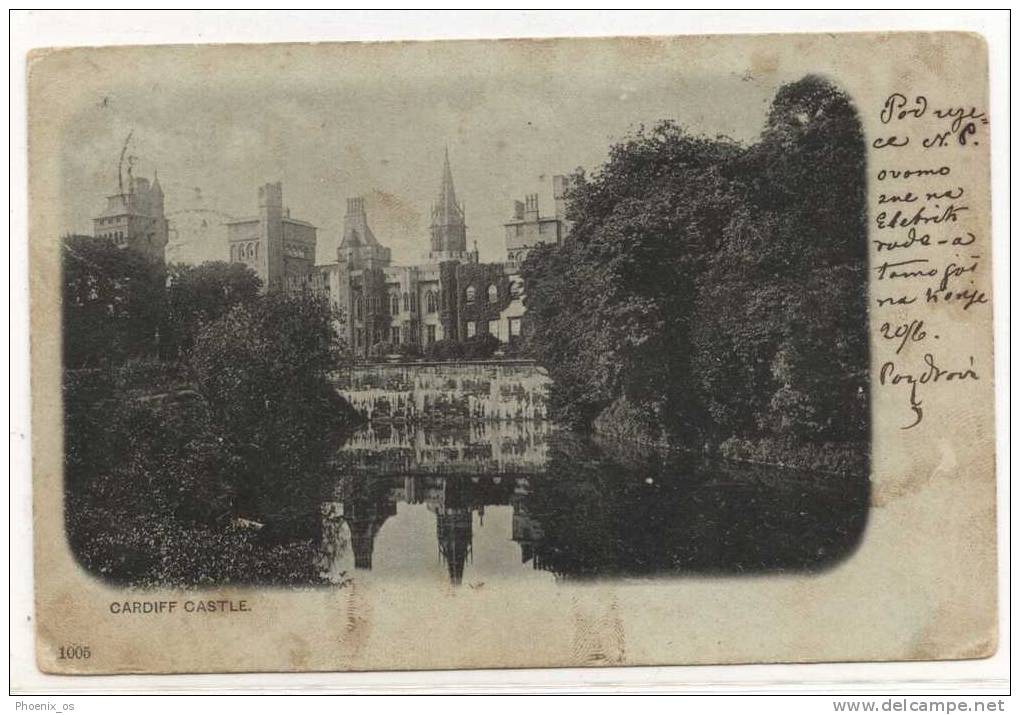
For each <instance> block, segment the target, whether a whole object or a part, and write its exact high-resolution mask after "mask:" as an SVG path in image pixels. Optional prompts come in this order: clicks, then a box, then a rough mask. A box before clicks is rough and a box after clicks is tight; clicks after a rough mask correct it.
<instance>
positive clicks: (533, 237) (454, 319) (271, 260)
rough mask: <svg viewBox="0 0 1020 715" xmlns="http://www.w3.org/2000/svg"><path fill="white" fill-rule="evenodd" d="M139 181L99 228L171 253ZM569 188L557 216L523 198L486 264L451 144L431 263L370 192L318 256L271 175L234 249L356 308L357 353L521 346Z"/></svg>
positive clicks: (156, 203) (265, 273) (286, 286)
mask: <svg viewBox="0 0 1020 715" xmlns="http://www.w3.org/2000/svg"><path fill="white" fill-rule="evenodd" d="M130 186H131V190H130V192H129V193H128V194H117V195H114V196H111V197H110V198H109V199H108V206H107V210H106V211H105V212H104V213H103V214H102V215H101V216H100V217H99V218H96V219H95V229H94V230H95V235H97V236H107V237H111V238H113V239H114V240H115V241H116V242H117V243H118V245H122V246H125V247H131V248H136V249H139V250H142V251H144V252H146V253H147V254H148V255H150V256H152V257H154V258H156V259H158V260H160V261H162V260H164V255H165V249H166V245H167V243H168V235H169V230H170V229H169V227H168V222H167V219H166V216H165V214H164V209H163V194H162V190H161V189H160V187H159V181H158V179H155V180H154V182H153V184H152V185H151V186H149V183H148V181H146V180H145V179H132V180H131V181H130ZM569 188H570V187H569V180H568V178H567V177H564V176H555V177H553V190H554V191H553V195H554V199H555V206H556V210H555V213H554V214H553V215H552V216H542V215H541V214H540V212H539V206H538V195H537V194H530V195H529V196H527V197H525V200H524V201H523V202H521V201H515V202H514V203H513V209H512V215H511V218H510V219H509V220H508V221H507V222H506V223H505V224H504V228H505V241H506V251H507V260H506V261H503V262H496V263H482V262H480V261H479V259H478V251H477V249H474V250H472V249H469V248H468V236H467V223H466V217H465V211H464V206H463V204H462V203H460V202H458V200H457V194H456V189H455V187H454V180H453V171H452V169H451V167H450V157H449V152H447V153H446V154H445V156H444V158H443V166H442V170H441V172H440V182H439V192H438V196H437V199H436V201H435V202H434V203H433V205H432V209H431V222H430V226H429V243H428V250H427V251H426V252H425V254H424V257H423V260H422V262H421V263H417V264H413V265H394V264H393V262H392V258H391V252H390V249H389V248H388V247H386V246H385V245H383V244H382V243H381V242H380V241H379V240H378V239H377V238H376V236H375V234H374V233H373V231H372V229H371V227H370V225H369V220H368V216H367V214H366V211H365V202H364V199H362V198H361V197H354V198H349V199H347V207H346V214H345V216H344V222H343V231H342V234H341V236H340V241H339V244H338V247H337V255H336V262H331V263H326V264H318V265H316V263H315V251H316V243H317V236H316V233H317V231H316V228H315V226H313V225H312V224H310V223H309V222H307V221H303V220H300V219H297V218H293V217H291V213H290V209H289V208H287V207H286V206H285V205H284V201H283V186H282V184H280V183H270V184H265V185H263V186H262V187H260V188H259V189H258V214H257V215H254V216H252V217H250V218H245V219H239V220H231V221H227V222H226V224H225V225H226V229H227V245H228V257H229V260H230V262H231V263H242V264H244V265H246V266H248V267H250V268H251V269H252V270H253V271H254V272H255V273H256V274H257V275H258V276H259V278H260V279H261V280H262V285H263V290H264V291H289V292H312V293H315V294H318V295H322V296H325V297H326V298H327V299H328V301H329V303H330V304H331V306H332V307H334V308H336V309H339V311H340V312H341V314H342V315H343V316H344V320H343V337H344V338H345V339H346V342H347V344H348V345H349V346H350V348H351V350H352V351H353V352H354V354H355V355H357V356H362V357H368V356H369V354H370V350H371V349H372V347H373V346H376V345H384V346H386V347H388V348H392V349H397V350H399V349H400V346H405V347H406V346H413V347H414V348H416V349H424V348H427V347H428V346H429V345H430V344H432V343H435V342H437V341H440V340H451V341H465V340H469V339H471V338H474V337H476V336H481V335H485V334H488V335H492V336H494V337H496V338H498V339H499V340H500V341H501V342H503V343H505V344H514V343H516V342H517V341H518V340H519V339H520V337H521V335H522V319H523V317H524V313H525V309H524V303H523V300H522V298H523V293H524V284H523V280H522V278H521V276H520V273H519V268H520V264H521V262H522V261H523V260H524V258H525V256H526V255H527V253H528V251H529V250H530V249H531V248H532V247H534V246H535V245H537V244H539V243H558V242H560V241H562V240H563V239H564V238H565V237H566V235H567V233H568V232H569V228H570V227H569V224H568V222H567V221H566V219H565V216H564V211H565V199H566V194H567V192H568V190H569Z"/></svg>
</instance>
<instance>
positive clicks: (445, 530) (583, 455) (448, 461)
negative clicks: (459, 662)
mask: <svg viewBox="0 0 1020 715" xmlns="http://www.w3.org/2000/svg"><path fill="white" fill-rule="evenodd" d="M390 377H393V375H390ZM460 377H463V376H460ZM505 377H506V376H505V375H501V376H498V379H500V380H503V379H504V378H505ZM456 379H459V378H456ZM425 380H426V382H429V381H432V380H433V377H431V376H429V377H426V378H425ZM391 384H395V383H391ZM402 385H403V386H406V384H402ZM412 387H413V385H412ZM432 387H433V386H432V385H429V386H428V389H432ZM490 387H491V385H490V386H486V387H479V388H478V389H480V390H481V391H482V393H484V394H485V395H488V394H490V393H491V390H490ZM503 387H505V385H503ZM501 389H502V387H501V388H500V390H501ZM400 392H402V393H403V394H402V397H401V400H402V401H401V402H399V404H402V405H405V406H407V405H415V404H417V405H419V407H414V408H412V409H414V410H419V409H421V408H420V406H421V405H422V404H423V403H422V402H421V401H419V402H417V403H416V402H415V400H416V399H418V398H419V397H420V396H416V395H414V394H413V389H412V390H410V391H407V390H401V391H400ZM409 392H410V394H408V393H409ZM496 392H499V391H498V390H497V391H496ZM525 392H526V391H525ZM504 394H505V395H507V396H513V395H516V397H513V399H525V398H523V395H524V392H521V391H519V390H518V391H516V392H515V391H514V390H513V389H508V390H507V391H506V392H505V393H504ZM433 395H435V393H433ZM377 398H378V399H379V400H382V401H385V402H386V403H387V404H398V402H397V401H396V400H393V399H392V395H390V396H383V395H382V393H381V392H380V393H379V394H378V395H377ZM527 399H528V400H529V403H530V404H535V403H536V400H535V399H534V398H533V396H532V397H529V398H527ZM439 402H441V403H443V404H446V405H449V404H451V403H450V401H449V400H447V399H446V398H439ZM453 402H454V403H456V402H457V400H454V401H453ZM497 402H498V400H497ZM459 404H461V405H462V406H463V405H465V404H467V403H466V402H464V401H462V402H461V403H459ZM474 404H477V403H474ZM376 407H378V404H377V405H376ZM491 408H493V405H492V404H489V405H488V406H487V409H491ZM362 409H364V405H363V406H362ZM515 409H516V408H508V407H506V406H499V405H496V406H495V408H494V411H493V412H492V413H491V414H492V415H498V414H500V413H501V411H504V410H508V411H509V412H513V411H514V410H515ZM377 414H378V413H377ZM401 414H403V415H405V416H406V415H407V414H409V413H408V412H406V411H405V412H402V413H401ZM418 414H420V412H419V413H418ZM867 502H868V482H867V477H866V475H862V476H860V477H859V478H853V477H836V476H833V475H829V474H820V473H819V474H814V473H808V472H796V471H791V470H785V469H776V468H769V467H760V466H755V465H742V464H734V463H729V462H711V461H706V460H704V459H700V458H688V457H683V456H679V455H676V454H672V455H669V454H662V453H658V452H656V451H655V450H651V449H648V448H644V447H639V446H628V445H623V444H619V443H613V442H602V441H598V440H596V439H591V438H583V437H579V436H577V435H574V434H572V433H569V432H567V431H565V430H562V429H559V428H557V427H556V426H555V425H553V424H552V423H550V422H548V421H546V420H544V419H515V420H512V419H494V418H490V419H484V420H482V419H479V420H474V421H463V422H459V423H456V424H454V423H449V424H437V423H436V422H435V421H431V420H430V421H426V420H415V419H410V420H408V419H403V420H399V421H392V420H387V421H383V422H379V421H376V422H373V423H369V424H368V425H366V426H365V427H364V428H363V429H361V430H360V431H359V432H358V433H356V434H355V435H354V436H353V437H352V438H351V439H349V440H348V441H347V442H346V444H345V445H344V446H343V447H342V448H341V450H340V454H339V459H338V478H337V486H336V489H335V493H334V494H333V497H332V498H331V499H330V500H329V501H328V502H327V503H326V504H324V506H323V514H324V516H323V518H324V519H325V530H324V534H325V536H324V542H323V545H322V551H321V568H322V573H323V575H324V576H325V577H327V578H328V579H329V580H331V581H333V582H336V583H341V582H345V581H347V580H348V579H352V578H353V579H359V578H369V579H390V578H396V579H402V578H409V577H411V578H426V579H439V580H442V581H448V582H449V583H452V584H454V585H465V586H469V587H470V586H472V585H477V584H481V583H483V582H493V581H498V580H500V579H546V580H553V579H572V580H583V579H594V578H655V577H662V576H677V575H698V574H704V575H710V574H712V575H734V576H737V575H742V574H761V573H783V572H804V571H818V570H822V569H825V568H827V567H829V566H831V565H833V564H834V563H836V562H838V561H839V560H841V559H842V558H844V557H845V556H847V555H848V554H849V553H850V552H851V551H852V550H853V549H854V548H855V546H856V544H857V542H858V540H859V537H860V535H861V533H862V531H863V528H864V524H865V519H866V516H867Z"/></svg>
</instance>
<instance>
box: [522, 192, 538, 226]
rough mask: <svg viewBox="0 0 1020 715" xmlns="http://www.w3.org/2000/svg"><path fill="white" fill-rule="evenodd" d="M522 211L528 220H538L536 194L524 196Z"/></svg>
mask: <svg viewBox="0 0 1020 715" xmlns="http://www.w3.org/2000/svg"><path fill="white" fill-rule="evenodd" d="M524 213H525V216H526V218H527V220H528V221H538V194H528V195H527V196H525V197H524Z"/></svg>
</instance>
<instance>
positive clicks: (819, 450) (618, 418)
mask: <svg viewBox="0 0 1020 715" xmlns="http://www.w3.org/2000/svg"><path fill="white" fill-rule="evenodd" d="M663 422H664V421H663V419H662V416H661V415H660V414H659V413H658V411H657V410H656V409H655V408H654V407H651V406H646V405H636V404H634V403H633V402H630V401H628V400H626V399H625V398H621V399H619V400H616V401H615V402H614V403H613V404H611V405H610V406H609V407H607V408H606V409H604V410H603V411H602V412H600V413H599V415H598V416H597V417H596V418H595V420H594V421H593V423H592V432H593V433H594V434H595V435H597V436H600V437H603V438H609V439H613V440H618V441H621V442H625V443H631V444H639V445H644V446H648V447H653V448H655V449H662V450H670V451H681V452H688V453H694V454H700V455H703V456H711V457H718V458H721V459H726V460H729V461H732V462H740V463H746V464H756V465H762V466H770V467H780V468H784V469H796V470H801V471H811V472H822V473H825V474H831V475H837V476H848V475H859V474H867V473H868V469H869V466H870V446H869V445H868V444H867V443H866V442H811V443H808V442H799V441H797V440H795V439H791V438H778V437H770V436H759V435H754V436H737V435H734V436H730V437H728V438H727V439H725V440H722V441H717V442H711V441H699V442H698V443H696V444H691V443H684V442H682V441H681V440H678V439H676V438H675V437H672V436H670V435H668V434H667V433H666V431H665V430H664V429H663V427H662V424H663Z"/></svg>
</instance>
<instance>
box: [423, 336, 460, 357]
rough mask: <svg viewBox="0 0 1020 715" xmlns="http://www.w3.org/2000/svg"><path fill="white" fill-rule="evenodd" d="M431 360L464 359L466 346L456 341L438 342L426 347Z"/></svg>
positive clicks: (426, 355) (426, 352) (426, 353)
mask: <svg viewBox="0 0 1020 715" xmlns="http://www.w3.org/2000/svg"><path fill="white" fill-rule="evenodd" d="M425 357H426V358H428V359H429V360H458V359H460V358H462V357H464V346H463V345H461V344H460V343H458V342H457V341H456V340H437V341H436V342H434V343H429V344H428V345H426V346H425Z"/></svg>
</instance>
